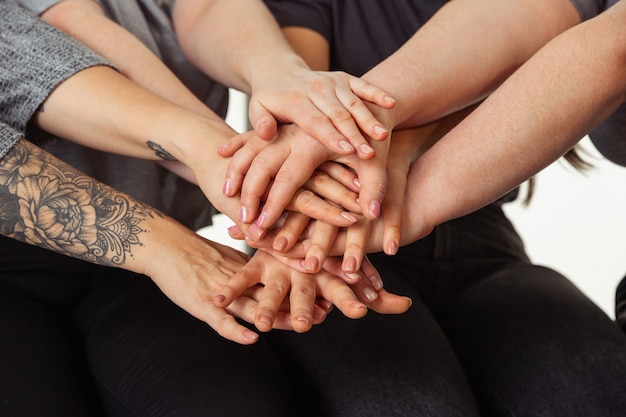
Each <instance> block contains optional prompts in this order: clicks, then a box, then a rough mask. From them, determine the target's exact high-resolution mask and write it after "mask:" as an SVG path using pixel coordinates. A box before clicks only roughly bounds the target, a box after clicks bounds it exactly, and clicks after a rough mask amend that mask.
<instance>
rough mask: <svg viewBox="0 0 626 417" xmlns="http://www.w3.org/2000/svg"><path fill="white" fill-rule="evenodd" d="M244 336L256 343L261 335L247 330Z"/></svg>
mask: <svg viewBox="0 0 626 417" xmlns="http://www.w3.org/2000/svg"><path fill="white" fill-rule="evenodd" d="M243 336H244V337H245V338H246V339H248V340H249V341H251V342H256V341H257V340H258V338H259V335H258V334H256V333H254V332H253V331H252V330H246V331H245V332H243Z"/></svg>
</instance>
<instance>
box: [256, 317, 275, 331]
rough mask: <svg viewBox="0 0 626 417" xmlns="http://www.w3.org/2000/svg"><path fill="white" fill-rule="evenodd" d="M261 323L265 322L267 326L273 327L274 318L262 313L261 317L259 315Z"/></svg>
mask: <svg viewBox="0 0 626 417" xmlns="http://www.w3.org/2000/svg"><path fill="white" fill-rule="evenodd" d="M259 323H261V324H264V325H265V326H266V327H269V328H271V327H272V324H273V323H272V318H271V317H270V316H268V315H267V314H263V315H261V317H259Z"/></svg>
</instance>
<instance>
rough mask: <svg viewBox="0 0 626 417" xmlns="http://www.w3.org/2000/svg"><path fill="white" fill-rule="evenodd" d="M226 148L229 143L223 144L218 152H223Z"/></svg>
mask: <svg viewBox="0 0 626 417" xmlns="http://www.w3.org/2000/svg"><path fill="white" fill-rule="evenodd" d="M226 146H228V143H222V144H221V145H220V146H218V147H217V152H222V151H223V150H224V149H226Z"/></svg>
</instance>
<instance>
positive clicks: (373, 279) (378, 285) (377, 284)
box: [369, 275, 383, 291]
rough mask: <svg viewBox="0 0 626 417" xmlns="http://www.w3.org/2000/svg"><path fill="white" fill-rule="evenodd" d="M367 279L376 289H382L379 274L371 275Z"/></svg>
mask: <svg viewBox="0 0 626 417" xmlns="http://www.w3.org/2000/svg"><path fill="white" fill-rule="evenodd" d="M369 280H370V282H371V283H372V287H374V289H375V290H376V291H380V290H382V289H383V280H382V279H381V278H380V277H379V276H376V275H373V276H371V277H369Z"/></svg>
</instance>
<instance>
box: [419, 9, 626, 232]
mask: <svg viewBox="0 0 626 417" xmlns="http://www.w3.org/2000/svg"><path fill="white" fill-rule="evenodd" d="M625 19H626V3H625V2H618V3H617V4H616V5H615V6H613V7H612V8H610V9H609V10H607V11H606V12H604V13H602V14H600V15H599V16H598V17H596V18H594V19H591V20H589V21H587V22H585V23H582V24H580V25H578V26H576V27H574V28H572V29H570V30H568V31H567V32H565V33H564V34H562V35H561V36H559V37H558V38H556V39H555V40H553V41H552V42H550V43H549V44H548V45H547V46H546V47H544V48H543V49H542V50H541V51H540V52H538V53H537V54H536V55H535V56H533V58H532V59H530V60H529V61H528V62H527V63H526V64H525V65H524V66H523V67H522V68H520V70H519V71H517V72H516V73H515V74H514V75H513V76H512V77H511V78H509V79H508V80H507V81H506V82H505V83H504V84H503V85H502V86H501V87H500V88H499V89H498V90H496V92H494V93H493V94H492V95H491V96H490V97H489V98H488V99H487V100H486V101H485V102H484V103H483V104H482V105H480V106H479V107H478V109H477V110H476V111H475V112H474V113H472V114H471V115H470V116H469V117H468V118H467V119H465V120H464V121H463V122H461V123H460V124H459V125H458V126H457V127H456V128H455V129H453V130H452V131H451V132H450V133H449V134H448V135H447V136H445V137H444V138H443V139H442V140H441V141H440V142H439V143H437V144H436V145H435V146H433V148H432V149H431V150H429V151H428V152H426V154H425V155H424V156H423V157H422V158H421V159H419V160H418V161H417V163H416V164H415V165H414V167H413V170H412V172H411V177H410V181H411V183H412V185H411V193H410V197H409V198H410V201H411V202H410V203H409V204H408V206H409V207H412V209H413V211H414V213H415V215H413V219H412V223H413V225H412V228H414V229H415V230H417V231H418V236H416V237H419V235H424V234H425V233H427V232H429V231H430V229H432V227H434V226H435V225H436V224H439V223H441V222H443V221H446V220H448V219H451V218H455V217H458V216H461V215H464V214H466V213H469V212H471V211H474V210H476V209H478V208H480V207H482V206H484V205H486V204H488V203H489V202H491V201H493V200H495V199H496V198H498V197H499V196H501V195H502V194H504V193H505V192H507V191H508V190H510V189H512V188H514V187H515V186H517V185H518V184H520V183H521V182H523V181H525V180H526V179H527V178H529V177H530V176H532V175H534V174H535V173H537V172H538V171H540V170H541V169H543V168H544V167H545V166H547V165H548V164H550V163H551V162H552V161H554V160H556V159H557V158H559V157H560V156H561V155H563V154H564V153H565V152H566V151H567V150H569V149H570V148H571V147H572V146H574V145H575V144H576V143H577V142H578V141H579V140H580V139H581V138H582V137H583V136H584V135H585V134H587V133H588V132H589V131H590V130H591V129H592V128H593V127H595V126H596V125H597V124H598V123H600V122H601V121H602V120H604V119H605V118H606V117H608V116H609V115H610V114H611V113H612V112H613V111H614V110H615V109H616V108H617V106H619V105H620V104H621V103H622V102H623V101H624V95H625V93H626V75H625V74H626V73H625V72H624V68H625V67H626V47H625V46H624V45H626V27H624V24H623V22H624V20H625ZM616 140H618V138H616ZM441 190H445V192H440V191H441ZM418 208H419V209H418Z"/></svg>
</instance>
